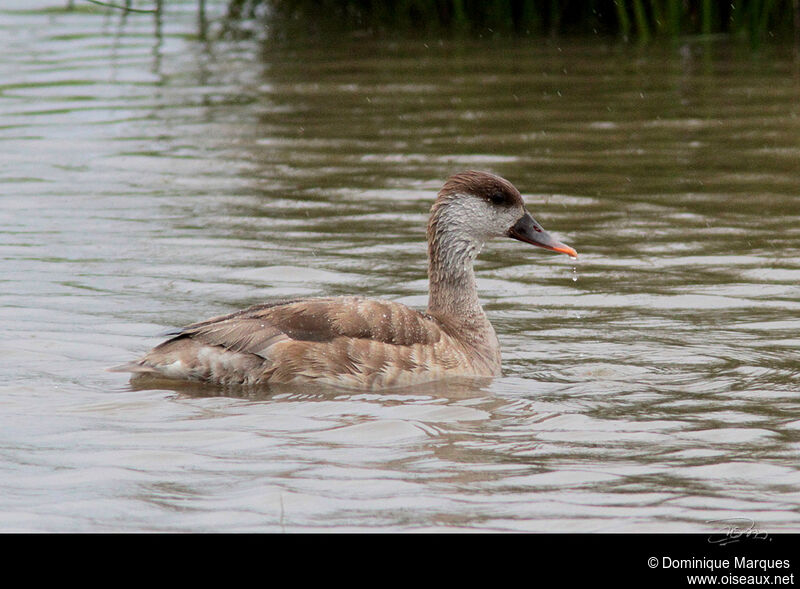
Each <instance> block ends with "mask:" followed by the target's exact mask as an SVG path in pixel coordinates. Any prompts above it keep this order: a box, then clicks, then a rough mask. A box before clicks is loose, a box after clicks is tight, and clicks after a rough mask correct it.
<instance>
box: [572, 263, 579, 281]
mask: <svg viewBox="0 0 800 589" xmlns="http://www.w3.org/2000/svg"><path fill="white" fill-rule="evenodd" d="M572 282H578V267H577V266H573V267H572Z"/></svg>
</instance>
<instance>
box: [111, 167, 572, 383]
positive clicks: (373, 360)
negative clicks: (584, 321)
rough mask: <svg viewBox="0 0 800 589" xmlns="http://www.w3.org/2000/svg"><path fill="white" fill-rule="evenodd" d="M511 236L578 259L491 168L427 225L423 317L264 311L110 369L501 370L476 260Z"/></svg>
mask: <svg viewBox="0 0 800 589" xmlns="http://www.w3.org/2000/svg"><path fill="white" fill-rule="evenodd" d="M501 236H506V237H512V238H514V239H518V240H520V241H524V242H527V243H530V244H533V245H537V246H540V247H543V248H546V249H549V250H553V251H556V252H561V253H564V254H568V255H569V256H572V257H576V256H577V253H576V252H575V250H574V249H572V248H571V247H569V246H567V245H564V244H563V243H560V242H558V241H556V240H555V239H553V237H551V236H550V235H549V234H548V233H547V232H546V231H544V230H543V229H542V227H541V226H540V225H539V224H538V223H537V222H536V221H535V220H534V218H533V217H532V216H531V215H530V213H528V212H527V211H526V210H525V203H524V202H523V200H522V196H521V195H520V193H519V191H518V190H517V189H516V188H514V186H513V185H512V184H511V183H510V182H508V181H507V180H505V179H503V178H500V177H499V176H495V175H493V174H489V173H486V172H472V171H470V172H463V173H460V174H456V175H454V176H452V177H451V178H449V179H448V180H447V182H446V183H445V185H444V186H443V187H442V189H441V190H440V191H439V195H438V197H437V199H436V202H435V203H434V204H433V207H432V208H431V215H430V220H429V222H428V278H429V280H430V296H429V299H428V308H427V310H426V311H425V312H424V313H423V312H420V311H415V310H413V309H410V308H408V307H406V306H405V305H402V304H400V303H394V302H391V301H383V300H374V299H367V298H362V297H357V296H346V297H328V298H311V299H296V300H288V301H280V302H275V303H267V304H263V305H256V306H254V307H250V308H249V309H245V310H243V311H238V312H236V313H232V314H230V315H224V316H221V317H215V318H213V319H208V320H207V321H201V322H200V323H195V324H193V325H189V326H187V327H184V328H182V329H179V330H177V331H175V332H172V333H170V334H169V335H172V336H173V337H172V338H171V339H169V340H167V341H165V342H164V343H162V344H160V345H158V346H156V347H155V348H153V349H152V350H151V351H150V352H148V353H147V354H146V355H145V356H144V357H143V358H141V359H140V360H137V361H135V362H131V363H129V364H125V365H124V366H119V367H116V368H114V369H112V370H115V371H125V372H133V373H137V374H143V375H152V376H156V377H161V378H170V379H180V380H192V381H202V382H209V383H217V384H225V385H228V384H250V385H257V384H266V385H272V384H303V383H311V382H321V383H327V384H332V385H336V386H344V387H348V388H357V389H381V388H387V387H393V386H407V385H413V384H416V383H421V382H426V381H432V380H438V379H443V378H449V377H460V376H466V377H475V376H477V377H491V376H497V375H499V374H500V367H501V365H500V344H499V342H498V340H497V335H496V334H495V331H494V328H493V327H492V325H491V323H489V320H488V319H487V318H486V315H485V313H484V312H483V309H482V308H481V305H480V303H479V302H478V293H477V289H476V286H475V275H474V273H473V270H472V263H473V261H474V260H475V258H476V256H477V255H478V253H479V252H480V251H481V248H482V247H483V244H484V243H485V242H486V241H487V240H489V239H492V238H494V237H501Z"/></svg>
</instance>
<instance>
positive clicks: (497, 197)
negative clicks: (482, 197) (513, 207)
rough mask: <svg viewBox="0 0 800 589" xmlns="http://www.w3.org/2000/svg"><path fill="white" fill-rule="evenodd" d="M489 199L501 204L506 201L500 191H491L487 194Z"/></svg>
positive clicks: (493, 202)
mask: <svg viewBox="0 0 800 589" xmlns="http://www.w3.org/2000/svg"><path fill="white" fill-rule="evenodd" d="M489 200H490V201H492V204H496V205H501V204H503V203H505V202H506V196H505V195H504V194H503V193H502V192H493V193H492V194H491V196H489Z"/></svg>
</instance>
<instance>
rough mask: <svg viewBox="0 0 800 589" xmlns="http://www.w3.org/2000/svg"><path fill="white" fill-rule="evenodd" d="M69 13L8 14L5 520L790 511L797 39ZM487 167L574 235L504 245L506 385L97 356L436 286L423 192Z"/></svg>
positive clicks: (404, 518)
mask: <svg viewBox="0 0 800 589" xmlns="http://www.w3.org/2000/svg"><path fill="white" fill-rule="evenodd" d="M137 5H139V4H137ZM65 6H66V0H64V1H56V0H35V1H28V0H25V1H23V0H10V1H7V2H3V5H2V8H0V39H2V40H0V47H1V48H2V53H0V317H2V321H3V330H2V332H0V358H1V360H0V529H1V530H3V531H19V530H24V531H91V532H102V531H273V532H281V531H286V532H295V531H364V530H375V529H380V530H389V531H430V530H441V531H452V530H487V531H566V532H571V531H590V532H594V531H598V532H617V531H625V532H630V531H636V532H642V531H662V532H674V531H705V530H714V531H718V530H719V524H718V523H714V521H712V520H720V519H726V518H738V517H743V518H749V519H751V520H753V521H754V522H755V523H756V524H757V525H758V526H759V528H760V529H762V530H766V531H772V532H780V531H800V470H798V464H799V463H800V462H799V461H798V457H799V456H800V395H799V394H798V393H799V392H800V286H798V284H799V283H800V197H799V196H798V194H799V193H800V163H799V162H800V118H798V115H800V65H799V63H798V61H796V60H795V59H794V58H793V56H792V53H791V51H784V50H783V49H780V48H770V47H768V48H765V49H764V50H762V51H761V52H760V53H759V54H757V55H752V54H749V53H748V52H747V51H746V50H745V49H744V48H739V47H736V46H729V45H725V44H720V43H713V44H703V43H688V42H687V43H680V44H677V45H674V46H668V47H654V48H636V47H624V46H618V45H614V44H610V43H608V42H606V41H603V40H588V41H568V40H561V41H555V40H547V41H543V40H530V41H526V40H515V41H512V40H505V41H487V40H478V41H475V42H471V43H461V42H455V41H452V40H451V41H444V42H439V41H438V40H428V41H427V42H425V41H423V40H413V41H403V42H400V41H396V42H376V41H371V40H367V39H360V38H359V39H353V40H347V39H344V40H341V39H340V40H338V41H337V42H336V43H332V42H330V41H328V42H322V41H320V40H302V41H300V40H298V42H297V43H284V44H273V43H269V42H260V41H257V40H253V39H239V40H236V37H234V36H230V35H229V36H227V37H224V40H223V38H222V37H221V36H220V34H221V29H222V24H221V21H220V17H221V16H222V15H223V14H224V12H225V7H224V4H221V3H213V2H212V3H210V5H209V6H208V7H207V10H206V16H207V18H208V22H207V23H204V22H202V21H201V20H200V19H199V16H198V11H197V6H196V5H195V3H193V2H183V3H181V2H169V3H167V6H166V10H165V13H164V14H163V15H161V18H160V19H159V18H155V17H154V15H152V14H129V15H128V16H127V17H125V16H123V15H121V14H120V13H119V12H118V11H114V10H106V9H103V8H99V7H93V6H91V5H89V4H88V3H85V2H80V1H77V2H75V7H76V9H75V10H74V11H66V10H64V8H65ZM204 30H207V33H208V34H207V35H203V34H202V32H203V31H204ZM468 168H477V169H487V170H491V171H494V172H496V173H499V174H501V175H504V176H505V177H507V178H508V179H510V180H511V181H512V182H514V183H515V184H516V185H517V187H519V188H520V190H521V191H522V192H523V193H524V194H525V196H526V198H527V201H528V204H529V208H530V209H531V210H532V211H533V213H534V215H535V216H536V217H537V219H538V220H539V221H540V222H541V223H542V224H543V225H544V226H545V227H546V228H547V229H549V230H550V231H551V232H552V233H554V234H555V235H556V236H557V237H558V238H559V239H561V240H563V241H565V242H566V243H569V244H570V245H572V246H574V247H575V248H576V249H577V250H578V251H579V252H580V258H579V260H578V261H577V262H575V261H572V260H570V259H569V258H568V257H567V256H558V255H555V254H552V253H549V252H545V251H544V250H539V249H535V248H530V247H527V246H524V245H523V244H521V243H519V242H511V241H510V240H508V241H507V242H496V243H491V244H489V245H488V246H487V247H486V248H485V250H484V252H483V254H482V255H481V257H480V258H479V260H478V262H477V265H476V272H477V275H478V277H479V287H480V292H481V296H482V300H483V302H484V305H485V309H486V311H487V313H488V315H489V317H490V319H491V320H492V321H493V323H494V325H495V328H496V330H497V332H498V334H499V337H500V341H501V343H502V346H503V354H504V367H505V374H504V376H503V377H502V378H498V379H496V380H494V381H493V382H492V383H490V384H487V385H485V386H483V387H480V386H457V385H455V384H453V385H446V386H429V387H422V388H419V389H415V390H408V391H394V392H391V393H353V392H348V391H335V390H315V389H313V388H309V389H308V390H302V391H297V390H292V391H280V390H277V391H271V392H268V393H267V392H265V393H263V394H262V393H253V392H248V393H244V392H242V393H241V394H236V392H235V391H233V392H231V391H218V390H215V389H197V388H180V387H175V388H172V389H161V388H137V387H135V386H132V385H131V384H129V382H128V379H127V376H125V375H123V374H116V373H109V372H106V371H105V370H104V369H105V368H106V367H108V366H112V365H115V364H119V363H122V362H125V361H128V360H130V359H132V358H135V357H137V356H138V355H140V354H141V353H143V352H144V351H146V350H147V349H149V348H150V347H152V346H153V345H155V344H156V343H158V342H159V341H160V340H161V338H159V336H158V334H159V333H160V332H162V331H164V330H165V329H168V328H170V327H174V326H177V325H182V324H186V323H189V322H192V321H196V320H200V319H204V318H206V317H209V316H213V315H219V314H222V313H225V312H229V311H232V310H235V309H238V308H241V307H244V306H247V305H250V304H255V303H258V302H262V301H266V300H270V299H274V298H279V297H285V296H299V295H303V296H305V295H327V294H349V293H353V294H363V295H370V296H378V297H385V298H388V299H391V300H396V301H401V302H404V303H406V304H409V305H411V306H416V307H424V306H425V304H426V293H427V281H426V276H425V245H424V224H425V221H426V218H427V210H428V208H429V207H430V204H431V202H432V199H433V197H434V195H435V193H436V191H437V190H438V188H439V187H440V185H441V183H442V182H443V180H444V179H445V178H446V177H447V175H449V174H451V173H453V172H455V171H459V170H462V169H468Z"/></svg>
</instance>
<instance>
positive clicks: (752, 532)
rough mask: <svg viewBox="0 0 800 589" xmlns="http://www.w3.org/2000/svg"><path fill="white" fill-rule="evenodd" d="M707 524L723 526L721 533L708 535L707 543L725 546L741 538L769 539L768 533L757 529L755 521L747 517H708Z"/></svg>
mask: <svg viewBox="0 0 800 589" xmlns="http://www.w3.org/2000/svg"><path fill="white" fill-rule="evenodd" d="M706 523H708V524H720V525H721V526H723V531H722V535H721V536H720V535H714V536H709V538H708V542H709V544H719V545H720V546H727V545H728V544H733V543H734V542H738V541H739V540H741V539H742V538H745V539H749V540H771V538H770V537H769V534H767V533H766V532H763V531H761V530H759V529H758V528H757V527H756V522H755V521H754V520H752V519H750V518H749V517H730V518H724V519H709V520H706Z"/></svg>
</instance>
